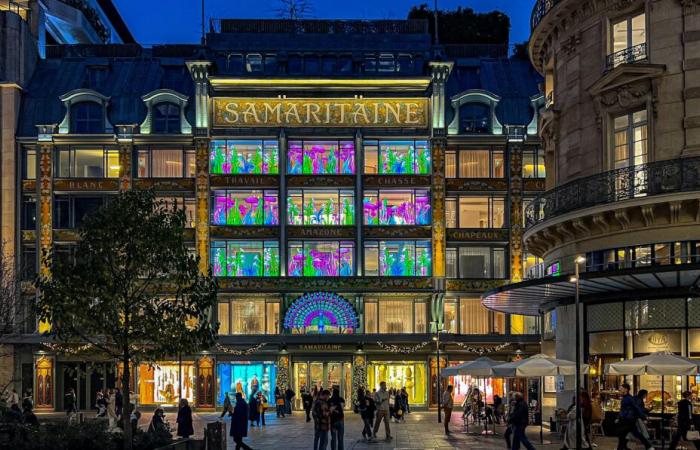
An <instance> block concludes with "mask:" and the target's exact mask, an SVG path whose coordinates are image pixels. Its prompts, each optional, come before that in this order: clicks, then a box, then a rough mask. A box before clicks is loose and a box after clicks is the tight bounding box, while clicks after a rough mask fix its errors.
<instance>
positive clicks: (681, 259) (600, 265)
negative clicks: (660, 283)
mask: <svg viewBox="0 0 700 450" xmlns="http://www.w3.org/2000/svg"><path fill="white" fill-rule="evenodd" d="M697 262H700V241H676V242H663V243H657V244H646V245H636V246H633V247H620V248H614V249H606V250H597V251H595V252H589V253H587V254H586V270H587V271H589V272H597V271H602V270H617V269H630V268H634V267H645V266H649V265H652V264H653V265H671V264H689V263H697Z"/></svg>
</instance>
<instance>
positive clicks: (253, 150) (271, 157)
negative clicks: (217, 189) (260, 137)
mask: <svg viewBox="0 0 700 450" xmlns="http://www.w3.org/2000/svg"><path fill="white" fill-rule="evenodd" d="M209 170H210V172H211V173H213V174H216V175H248V174H251V175H258V174H270V175H276V174H278V173H279V146H278V143H277V141H257V140H249V141H248V140H246V141H232V140H227V141H224V140H216V141H212V142H211V144H210V147H209Z"/></svg>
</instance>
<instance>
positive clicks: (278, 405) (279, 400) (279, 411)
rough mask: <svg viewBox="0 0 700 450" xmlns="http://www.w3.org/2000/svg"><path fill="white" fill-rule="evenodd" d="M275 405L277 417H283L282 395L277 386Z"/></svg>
mask: <svg viewBox="0 0 700 450" xmlns="http://www.w3.org/2000/svg"><path fill="white" fill-rule="evenodd" d="M275 406H276V409H277V417H284V396H283V395H282V391H280V388H279V387H276V388H275Z"/></svg>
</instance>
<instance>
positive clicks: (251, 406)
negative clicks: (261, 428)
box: [248, 394, 260, 427]
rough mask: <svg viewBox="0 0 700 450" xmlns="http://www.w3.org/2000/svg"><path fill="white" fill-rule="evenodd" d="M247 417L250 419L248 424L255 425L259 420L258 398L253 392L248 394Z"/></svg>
mask: <svg viewBox="0 0 700 450" xmlns="http://www.w3.org/2000/svg"><path fill="white" fill-rule="evenodd" d="M248 419H249V420H250V426H251V427H253V426H255V425H256V424H257V423H258V422H260V411H259V410H258V399H257V398H256V397H255V394H253V395H251V396H250V400H248Z"/></svg>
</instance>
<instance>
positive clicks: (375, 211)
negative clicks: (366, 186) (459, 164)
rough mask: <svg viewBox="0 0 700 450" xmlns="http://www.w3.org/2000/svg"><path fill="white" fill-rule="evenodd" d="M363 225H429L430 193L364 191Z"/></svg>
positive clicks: (416, 191) (417, 191)
mask: <svg viewBox="0 0 700 450" xmlns="http://www.w3.org/2000/svg"><path fill="white" fill-rule="evenodd" d="M362 204H363V209H364V218H365V219H364V220H365V225H430V191H428V190H406V191H365V194H364V198H363V201H362Z"/></svg>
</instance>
